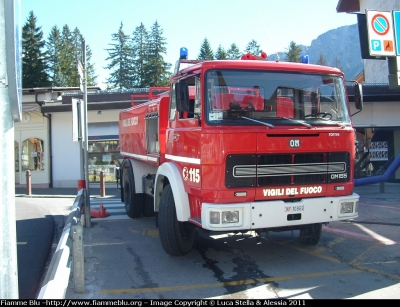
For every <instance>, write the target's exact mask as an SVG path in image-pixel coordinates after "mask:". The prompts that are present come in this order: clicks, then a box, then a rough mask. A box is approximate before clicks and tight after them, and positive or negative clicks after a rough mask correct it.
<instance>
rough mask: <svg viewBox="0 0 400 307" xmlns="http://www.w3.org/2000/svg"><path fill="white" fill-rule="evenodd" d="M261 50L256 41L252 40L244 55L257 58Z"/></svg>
mask: <svg viewBox="0 0 400 307" xmlns="http://www.w3.org/2000/svg"><path fill="white" fill-rule="evenodd" d="M261 52H262V50H261V49H260V45H258V44H257V41H255V40H254V39H252V40H251V41H250V42H249V43H248V44H247V46H246V49H245V50H244V53H250V54H252V55H255V56H259V55H260V53H261Z"/></svg>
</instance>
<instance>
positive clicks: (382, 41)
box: [366, 10, 396, 56]
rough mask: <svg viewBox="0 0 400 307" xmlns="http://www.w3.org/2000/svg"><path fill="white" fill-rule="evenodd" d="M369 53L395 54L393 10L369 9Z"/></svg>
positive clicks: (367, 12)
mask: <svg viewBox="0 0 400 307" xmlns="http://www.w3.org/2000/svg"><path fill="white" fill-rule="evenodd" d="M366 15H367V29H368V44H369V54H370V55H371V56H395V55H396V51H395V44H394V31H393V18H392V12H388V11H373V10H367V11H366Z"/></svg>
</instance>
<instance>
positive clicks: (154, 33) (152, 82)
mask: <svg viewBox="0 0 400 307" xmlns="http://www.w3.org/2000/svg"><path fill="white" fill-rule="evenodd" d="M162 35H163V30H162V29H161V27H160V25H159V24H158V22H157V21H156V22H154V24H153V26H152V27H151V31H150V36H149V41H148V46H149V53H148V63H147V65H146V67H147V71H148V73H147V76H146V79H147V80H148V83H147V84H146V86H168V85H169V77H170V75H171V74H170V72H169V69H170V68H171V64H169V63H166V62H165V61H164V57H163V54H166V53H167V47H166V44H167V43H166V39H165V37H163V36H162Z"/></svg>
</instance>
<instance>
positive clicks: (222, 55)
mask: <svg viewBox="0 0 400 307" xmlns="http://www.w3.org/2000/svg"><path fill="white" fill-rule="evenodd" d="M215 59H216V60H227V59H228V53H227V52H226V51H225V49H224V48H223V47H222V46H221V45H219V46H218V49H217V52H215Z"/></svg>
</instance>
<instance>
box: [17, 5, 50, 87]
mask: <svg viewBox="0 0 400 307" xmlns="http://www.w3.org/2000/svg"><path fill="white" fill-rule="evenodd" d="M36 21H37V19H36V16H35V14H34V13H33V11H31V12H30V13H29V16H28V18H27V21H26V23H25V24H24V26H23V27H22V87H23V88H31V87H45V86H50V84H51V83H50V81H49V76H48V74H47V72H46V69H47V53H46V52H45V51H43V48H44V47H45V44H46V42H45V41H44V40H43V32H42V31H41V27H37V26H36Z"/></svg>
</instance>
